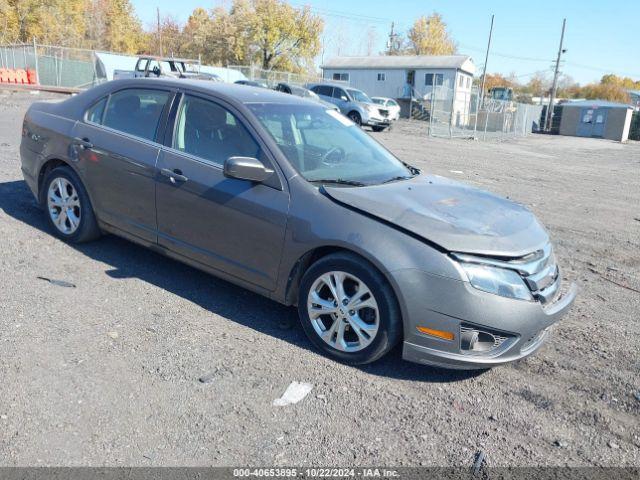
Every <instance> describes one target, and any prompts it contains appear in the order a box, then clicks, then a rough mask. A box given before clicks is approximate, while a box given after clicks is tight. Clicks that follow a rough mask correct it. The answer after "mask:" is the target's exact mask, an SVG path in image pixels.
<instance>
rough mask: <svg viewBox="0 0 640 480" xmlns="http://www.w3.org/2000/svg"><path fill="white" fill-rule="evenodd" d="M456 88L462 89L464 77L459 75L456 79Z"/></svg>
mask: <svg viewBox="0 0 640 480" xmlns="http://www.w3.org/2000/svg"><path fill="white" fill-rule="evenodd" d="M458 86H459V87H460V88H464V75H460V76H459V77H458Z"/></svg>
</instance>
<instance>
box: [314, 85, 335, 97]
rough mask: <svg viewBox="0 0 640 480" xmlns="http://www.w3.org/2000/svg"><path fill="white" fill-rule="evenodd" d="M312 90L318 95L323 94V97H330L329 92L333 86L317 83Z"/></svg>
mask: <svg viewBox="0 0 640 480" xmlns="http://www.w3.org/2000/svg"><path fill="white" fill-rule="evenodd" d="M313 91H314V92H316V93H317V94H318V95H324V96H325V97H330V96H331V92H332V91H333V87H328V86H327V85H318V86H317V87H314V88H313Z"/></svg>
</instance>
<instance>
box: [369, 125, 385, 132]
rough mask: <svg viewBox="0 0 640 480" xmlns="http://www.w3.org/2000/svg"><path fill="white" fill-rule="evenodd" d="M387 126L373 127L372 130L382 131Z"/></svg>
mask: <svg viewBox="0 0 640 480" xmlns="http://www.w3.org/2000/svg"><path fill="white" fill-rule="evenodd" d="M385 128H387V127H377V126H376V127H371V130H373V131H374V132H382V131H383V130H384V129H385Z"/></svg>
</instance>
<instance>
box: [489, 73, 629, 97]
mask: <svg viewBox="0 0 640 480" xmlns="http://www.w3.org/2000/svg"><path fill="white" fill-rule="evenodd" d="M551 86H552V79H551V74H545V73H543V72H539V73H536V74H534V75H533V76H532V77H531V78H530V79H529V81H528V82H526V83H523V82H521V81H520V80H519V79H518V77H517V76H516V75H515V74H513V75H510V76H505V75H501V74H499V73H494V74H487V78H486V81H485V89H486V90H489V89H490V88H493V87H509V88H512V89H513V91H514V93H515V94H516V95H517V96H518V98H519V100H521V101H530V99H531V97H544V96H549V94H550V92H551ZM627 90H640V81H635V80H633V79H631V78H629V77H619V76H617V75H614V74H607V75H604V76H602V78H601V79H600V81H599V82H593V83H588V84H586V85H580V84H579V83H578V82H576V81H575V80H573V78H571V77H570V76H568V75H561V76H560V78H559V81H558V90H557V94H556V96H557V97H558V98H570V99H578V98H584V99H587V100H597V99H599V100H609V101H612V102H619V103H629V102H630V101H631V99H630V97H629V93H628V91H627Z"/></svg>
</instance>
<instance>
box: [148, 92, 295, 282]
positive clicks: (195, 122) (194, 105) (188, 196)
mask: <svg viewBox="0 0 640 480" xmlns="http://www.w3.org/2000/svg"><path fill="white" fill-rule="evenodd" d="M232 156H244V157H254V158H258V159H259V160H261V161H262V162H263V163H265V164H266V165H268V166H270V167H271V168H272V167H273V164H272V163H271V162H270V160H269V158H268V157H267V156H266V155H265V153H264V151H263V149H262V148H261V147H260V145H259V143H258V141H257V140H256V139H255V138H254V137H253V135H252V134H251V133H250V132H249V130H248V129H247V128H245V126H244V125H243V124H242V122H241V121H240V119H239V118H238V116H237V115H235V114H234V113H232V112H231V111H230V109H228V108H226V107H225V106H223V105H221V104H218V103H214V102H213V101H210V100H208V99H205V98H200V97H197V96H191V95H184V96H183V98H182V101H181V102H180V105H179V107H178V111H177V115H176V122H175V126H174V133H173V140H172V142H171V146H170V147H169V146H167V147H166V148H163V149H162V152H161V154H160V158H159V160H158V172H159V176H158V177H157V178H158V181H157V189H156V198H157V210H158V235H159V237H158V243H159V244H160V245H162V246H164V247H166V248H168V249H170V250H173V251H175V252H177V253H179V254H180V255H183V256H186V257H188V258H191V259H193V260H196V261H197V262H199V263H202V264H204V265H207V266H209V267H212V268H214V269H217V270H220V271H222V272H225V273H227V274H229V275H233V276H234V277H237V278H239V279H241V280H244V281H247V282H250V283H252V284H254V285H258V286H260V287H262V288H265V289H267V290H273V289H275V284H276V279H277V271H278V266H279V263H280V256H281V252H282V246H283V243H284V234H285V229H286V221H287V212H288V208H289V194H288V191H286V189H283V188H284V187H282V186H281V185H280V182H279V181H278V182H275V183H273V185H272V186H270V185H268V184H256V183H252V182H249V181H246V180H238V179H232V178H227V177H225V176H224V174H223V164H224V161H225V160H226V159H227V158H229V157H232ZM274 175H276V176H277V174H276V173H274ZM267 183H268V182H267Z"/></svg>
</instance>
